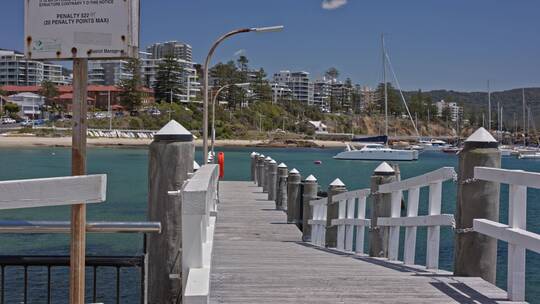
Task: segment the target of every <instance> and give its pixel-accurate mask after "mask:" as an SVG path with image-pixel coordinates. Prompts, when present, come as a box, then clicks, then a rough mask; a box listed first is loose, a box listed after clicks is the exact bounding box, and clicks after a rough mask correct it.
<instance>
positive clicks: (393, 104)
mask: <svg viewBox="0 0 540 304" xmlns="http://www.w3.org/2000/svg"><path fill="white" fill-rule="evenodd" d="M386 85H387V91H388V114H389V115H400V114H401V113H402V112H403V107H402V104H401V100H400V97H399V95H398V93H397V91H396V89H394V87H393V86H392V84H391V83H390V82H389V83H387V84H386ZM376 92H377V93H376V95H377V104H376V105H374V109H373V110H374V111H376V112H378V113H380V114H384V83H379V85H378V86H377V90H376Z"/></svg>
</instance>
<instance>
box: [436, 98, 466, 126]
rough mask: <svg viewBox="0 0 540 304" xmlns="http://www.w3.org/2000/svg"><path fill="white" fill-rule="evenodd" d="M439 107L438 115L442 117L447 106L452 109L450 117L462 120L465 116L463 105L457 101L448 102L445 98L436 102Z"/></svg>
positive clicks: (454, 120) (453, 119) (454, 119)
mask: <svg viewBox="0 0 540 304" xmlns="http://www.w3.org/2000/svg"><path fill="white" fill-rule="evenodd" d="M435 106H436V107H437V116H439V117H442V115H443V111H444V109H445V108H448V109H450V119H451V120H452V121H453V122H456V121H457V120H458V118H459V119H460V120H461V118H462V116H463V107H460V106H459V105H458V104H457V103H456V102H446V101H444V100H441V101H437V102H436V103H435Z"/></svg>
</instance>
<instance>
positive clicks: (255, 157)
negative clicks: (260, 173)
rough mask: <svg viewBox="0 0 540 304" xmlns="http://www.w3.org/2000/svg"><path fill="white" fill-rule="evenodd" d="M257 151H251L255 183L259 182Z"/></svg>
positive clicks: (252, 172)
mask: <svg viewBox="0 0 540 304" xmlns="http://www.w3.org/2000/svg"><path fill="white" fill-rule="evenodd" d="M257 155H258V154H257V153H256V152H252V153H251V158H250V159H251V180H252V181H253V182H255V183H257V173H256V172H257Z"/></svg>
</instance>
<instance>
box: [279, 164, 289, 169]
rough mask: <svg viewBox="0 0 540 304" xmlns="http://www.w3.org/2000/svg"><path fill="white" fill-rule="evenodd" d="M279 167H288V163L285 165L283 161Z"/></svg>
mask: <svg viewBox="0 0 540 304" xmlns="http://www.w3.org/2000/svg"><path fill="white" fill-rule="evenodd" d="M278 168H287V165H285V164H284V163H281V164H279V166H278Z"/></svg>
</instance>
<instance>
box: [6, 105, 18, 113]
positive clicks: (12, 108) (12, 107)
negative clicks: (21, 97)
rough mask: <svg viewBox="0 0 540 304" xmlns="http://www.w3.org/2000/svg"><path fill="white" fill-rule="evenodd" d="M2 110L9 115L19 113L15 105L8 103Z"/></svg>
mask: <svg viewBox="0 0 540 304" xmlns="http://www.w3.org/2000/svg"><path fill="white" fill-rule="evenodd" d="M4 110H5V111H6V112H8V113H9V114H17V113H18V112H19V111H20V107H19V105H18V104H16V103H12V102H8V103H6V104H5V105H4Z"/></svg>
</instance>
